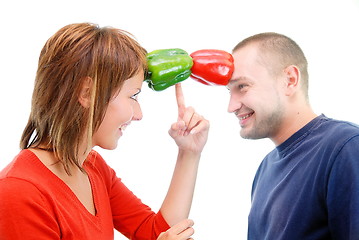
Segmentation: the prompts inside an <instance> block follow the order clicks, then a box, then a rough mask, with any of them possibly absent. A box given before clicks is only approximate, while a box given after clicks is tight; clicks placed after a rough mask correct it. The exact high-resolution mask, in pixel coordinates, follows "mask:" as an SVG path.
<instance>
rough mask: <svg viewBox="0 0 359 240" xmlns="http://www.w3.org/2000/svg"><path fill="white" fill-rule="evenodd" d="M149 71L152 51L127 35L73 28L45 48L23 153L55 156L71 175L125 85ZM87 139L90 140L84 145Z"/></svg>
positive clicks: (91, 27)
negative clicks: (84, 99)
mask: <svg viewBox="0 0 359 240" xmlns="http://www.w3.org/2000/svg"><path fill="white" fill-rule="evenodd" d="M141 70H144V71H146V51H145V49H144V48H142V47H141V46H140V45H139V44H138V42H137V41H135V40H134V39H133V37H132V36H131V35H130V34H129V33H128V32H126V31H123V30H120V29H115V28H112V27H102V28H100V27H99V26H98V25H95V24H91V23H80V24H70V25H67V26H65V27H63V28H61V29H60V30H59V31H58V32H56V33H55V34H54V35H53V36H52V37H51V38H50V39H49V40H48V41H47V42H46V44H45V46H44V47H43V49H42V51H41V54H40V57H39V63H38V70H37V74H36V79H35V86H34V91H33V96H32V105H31V113H30V117H29V120H28V123H27V125H26V127H25V129H24V131H23V134H22V137H21V142H20V147H21V149H26V148H30V147H46V148H48V149H51V150H52V151H54V153H55V156H56V157H57V158H58V160H59V161H60V162H61V163H62V164H63V166H64V169H65V171H66V172H67V174H69V175H70V174H71V173H70V165H76V166H77V167H79V168H80V169H81V170H83V169H82V166H81V165H80V163H79V162H78V161H77V158H78V156H79V154H82V153H79V151H80V149H79V147H80V144H81V143H82V142H83V141H86V140H87V145H88V146H87V147H91V144H92V143H91V139H92V135H93V133H94V132H95V131H96V130H97V129H98V127H99V126H100V124H101V122H102V120H103V117H104V114H105V111H106V108H107V106H108V103H109V101H110V100H111V98H112V97H113V96H114V94H115V93H116V92H118V90H119V89H121V87H122V85H123V83H124V81H125V80H127V79H129V78H131V77H133V76H134V75H135V74H137V73H139V72H140V71H141ZM89 79H90V81H91V92H90V95H91V105H90V107H88V108H86V107H83V106H82V105H81V104H80V103H79V94H80V92H81V89H82V87H83V84H84V81H88V80H89ZM84 137H85V139H84Z"/></svg>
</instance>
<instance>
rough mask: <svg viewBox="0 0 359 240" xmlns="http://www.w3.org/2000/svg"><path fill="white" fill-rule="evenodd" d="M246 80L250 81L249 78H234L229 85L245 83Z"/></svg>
mask: <svg viewBox="0 0 359 240" xmlns="http://www.w3.org/2000/svg"><path fill="white" fill-rule="evenodd" d="M245 80H248V78H246V77H238V78H233V79H231V80H229V83H228V85H233V84H234V83H236V82H240V81H245Z"/></svg>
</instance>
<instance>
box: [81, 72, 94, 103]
mask: <svg viewBox="0 0 359 240" xmlns="http://www.w3.org/2000/svg"><path fill="white" fill-rule="evenodd" d="M91 89H92V78H90V77H86V78H84V80H83V82H82V86H81V89H80V94H79V103H80V104H81V105H82V106H83V107H84V108H89V107H90V105H91Z"/></svg>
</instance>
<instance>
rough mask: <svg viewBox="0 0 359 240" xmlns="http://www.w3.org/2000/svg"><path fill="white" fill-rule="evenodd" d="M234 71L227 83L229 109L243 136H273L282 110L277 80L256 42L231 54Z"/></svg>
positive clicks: (250, 137) (279, 123)
mask: <svg viewBox="0 0 359 240" xmlns="http://www.w3.org/2000/svg"><path fill="white" fill-rule="evenodd" d="M233 57H234V68H235V69H234V72H233V75H232V78H231V80H230V82H229V84H228V85H227V87H228V89H229V91H230V95H231V96H230V101H229V105H228V112H230V113H234V114H235V115H236V116H237V118H238V119H239V124H240V126H241V131H240V134H241V136H242V137H243V138H248V139H260V138H273V137H275V135H276V134H277V133H278V132H279V131H278V129H279V128H280V125H281V122H282V118H283V115H284V114H283V113H284V111H285V109H284V105H283V100H282V97H281V96H282V95H281V91H280V87H279V82H280V81H279V80H278V79H276V78H275V77H274V76H273V74H270V73H269V71H268V70H267V67H266V66H265V65H264V63H263V61H262V60H261V58H260V56H259V55H258V52H257V47H256V45H255V44H250V45H247V46H245V47H243V48H240V49H238V50H236V51H235V52H234V53H233Z"/></svg>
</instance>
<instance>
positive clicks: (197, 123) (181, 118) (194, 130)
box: [168, 83, 209, 153]
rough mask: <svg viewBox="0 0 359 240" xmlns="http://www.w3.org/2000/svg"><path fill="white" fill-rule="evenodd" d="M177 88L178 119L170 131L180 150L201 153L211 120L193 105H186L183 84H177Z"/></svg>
mask: <svg viewBox="0 0 359 240" xmlns="http://www.w3.org/2000/svg"><path fill="white" fill-rule="evenodd" d="M175 88H176V99H177V106H178V120H177V122H176V123H174V124H172V126H171V129H170V130H169V131H168V132H169V134H170V135H171V137H172V138H173V139H174V140H175V142H176V144H177V145H178V147H179V149H180V150H184V151H191V152H194V153H201V152H202V150H203V147H204V145H205V144H206V142H207V138H208V131H209V122H208V120H206V119H205V118H204V117H202V116H201V115H199V114H198V113H196V112H195V110H194V109H193V108H192V107H186V105H185V102H184V97H183V92H182V87H181V84H180V83H178V84H176V86H175Z"/></svg>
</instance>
